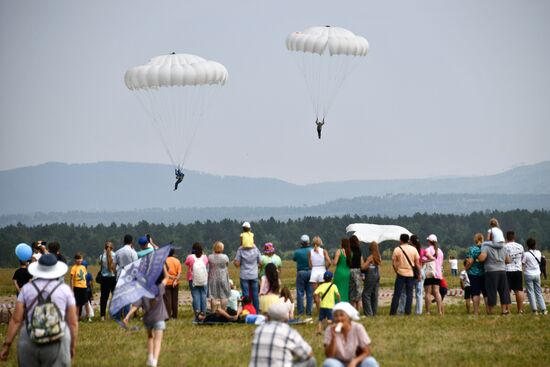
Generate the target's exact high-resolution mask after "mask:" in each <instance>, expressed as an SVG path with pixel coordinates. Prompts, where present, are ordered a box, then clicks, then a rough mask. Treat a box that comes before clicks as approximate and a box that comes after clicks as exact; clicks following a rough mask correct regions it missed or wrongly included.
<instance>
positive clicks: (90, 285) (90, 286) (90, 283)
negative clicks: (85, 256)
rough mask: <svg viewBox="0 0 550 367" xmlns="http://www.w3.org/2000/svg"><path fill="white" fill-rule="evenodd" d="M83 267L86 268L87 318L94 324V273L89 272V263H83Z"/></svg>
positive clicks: (84, 261)
mask: <svg viewBox="0 0 550 367" xmlns="http://www.w3.org/2000/svg"><path fill="white" fill-rule="evenodd" d="M82 265H84V267H85V268H86V308H85V311H86V318H87V319H88V322H92V317H91V313H92V300H93V299H94V296H93V294H94V293H93V292H94V277H93V276H92V273H90V272H89V271H88V262H87V261H86V260H83V261H82Z"/></svg>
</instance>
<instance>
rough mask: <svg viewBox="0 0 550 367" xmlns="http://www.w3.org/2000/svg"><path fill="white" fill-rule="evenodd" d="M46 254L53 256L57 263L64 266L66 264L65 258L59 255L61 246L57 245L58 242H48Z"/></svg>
mask: <svg viewBox="0 0 550 367" xmlns="http://www.w3.org/2000/svg"><path fill="white" fill-rule="evenodd" d="M48 252H49V253H50V254H54V255H55V256H56V257H57V261H61V262H63V263H65V264H66V263H67V259H65V256H63V254H61V245H60V244H59V242H57V241H54V242H49V243H48Z"/></svg>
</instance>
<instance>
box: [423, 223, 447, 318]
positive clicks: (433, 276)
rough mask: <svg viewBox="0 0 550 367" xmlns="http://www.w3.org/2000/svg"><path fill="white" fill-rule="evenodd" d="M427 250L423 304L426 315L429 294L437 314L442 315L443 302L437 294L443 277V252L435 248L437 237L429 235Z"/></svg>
mask: <svg viewBox="0 0 550 367" xmlns="http://www.w3.org/2000/svg"><path fill="white" fill-rule="evenodd" d="M427 240H428V244H429V246H428V248H427V249H426V254H425V256H426V261H424V272H425V274H426V279H425V280H424V304H425V305H426V313H428V314H429V313H430V303H431V302H430V294H431V295H433V296H434V298H435V303H436V305H437V312H438V313H439V314H440V315H443V301H442V300H441V294H440V293H439V286H440V284H441V278H442V277H443V259H444V255H443V251H441V249H439V248H438V246H437V236H436V235H435V234H431V235H429V236H428V238H427Z"/></svg>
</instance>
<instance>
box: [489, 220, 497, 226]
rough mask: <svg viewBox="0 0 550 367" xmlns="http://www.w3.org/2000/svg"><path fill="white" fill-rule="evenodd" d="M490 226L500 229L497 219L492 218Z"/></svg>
mask: <svg viewBox="0 0 550 367" xmlns="http://www.w3.org/2000/svg"><path fill="white" fill-rule="evenodd" d="M489 225H490V226H491V227H499V225H498V220H497V219H496V218H491V220H490V221H489Z"/></svg>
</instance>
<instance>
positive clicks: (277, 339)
mask: <svg viewBox="0 0 550 367" xmlns="http://www.w3.org/2000/svg"><path fill="white" fill-rule="evenodd" d="M267 318H268V321H267V322H265V323H263V324H261V325H260V326H258V327H257V328H256V330H255V331H254V339H253V341H252V354H251V356H250V363H249V364H248V366H249V367H259V366H275V367H278V366H281V367H284V366H293V367H297V366H300V367H313V366H316V365H317V362H316V361H315V358H314V357H313V350H312V348H311V346H310V345H309V344H308V343H307V342H306V341H305V340H304V339H303V338H302V336H301V335H300V333H298V332H297V331H296V330H295V329H293V328H291V327H290V326H289V325H288V324H287V322H288V308H287V306H286V305H285V304H284V303H282V302H281V303H275V304H273V305H271V306H270V307H269V309H268V310H267Z"/></svg>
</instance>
